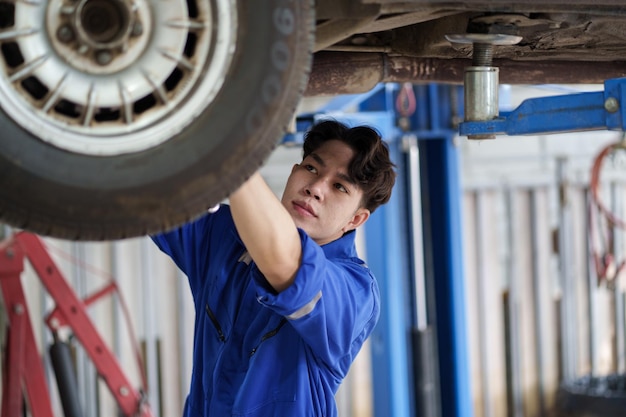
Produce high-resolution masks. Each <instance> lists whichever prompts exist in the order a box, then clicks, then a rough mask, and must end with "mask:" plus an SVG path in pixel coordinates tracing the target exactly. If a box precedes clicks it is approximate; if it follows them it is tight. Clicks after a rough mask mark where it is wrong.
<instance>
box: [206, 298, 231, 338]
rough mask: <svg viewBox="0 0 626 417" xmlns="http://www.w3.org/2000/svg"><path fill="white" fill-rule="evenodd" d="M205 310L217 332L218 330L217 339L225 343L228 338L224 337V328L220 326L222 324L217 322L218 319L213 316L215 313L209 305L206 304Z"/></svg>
mask: <svg viewBox="0 0 626 417" xmlns="http://www.w3.org/2000/svg"><path fill="white" fill-rule="evenodd" d="M204 309H205V310H206V313H207V315H208V316H209V319H211V322H212V323H213V326H214V327H215V330H217V337H219V339H220V340H221V341H222V342H225V341H226V336H224V332H223V331H222V326H220V323H219V322H218V321H217V317H215V314H213V311H211V308H210V307H209V304H205V305H204Z"/></svg>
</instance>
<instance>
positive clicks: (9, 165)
mask: <svg viewBox="0 0 626 417" xmlns="http://www.w3.org/2000/svg"><path fill="white" fill-rule="evenodd" d="M59 1H61V0H59ZM116 1H117V2H118V3H116V4H117V5H118V6H119V7H122V6H124V4H126V3H124V1H126V0H116ZM134 1H135V2H137V1H138V0H134ZM181 1H183V2H185V3H186V4H191V5H194V4H195V5H196V6H197V5H199V6H202V7H204V8H205V9H207V10H211V12H212V14H211V16H210V18H209V19H212V20H211V21H210V22H208V23H207V22H205V23H203V26H202V28H203V31H204V29H206V30H207V31H210V30H212V31H213V32H214V33H217V31H218V30H221V31H222V32H223V34H224V35H223V36H224V37H231V38H232V39H233V44H232V45H229V46H228V47H224V45H221V44H220V40H219V39H215V36H217V35H215V34H209V35H207V36H213V37H214V38H213V39H211V42H207V45H208V47H209V48H211V49H212V51H215V50H217V49H218V48H220V47H222V48H223V50H224V51H225V52H224V53H223V55H224V56H225V57H226V56H227V58H224V62H226V61H228V65H223V66H222V67H218V68H215V65H212V62H211V61H210V60H211V59H217V58H214V57H213V56H209V57H208V58H205V60H206V62H204V63H203V64H202V62H200V63H198V62H194V61H193V59H194V58H196V57H195V56H191V57H189V59H182V58H181V59H180V60H179V62H177V63H176V66H177V67H181V66H185V65H186V66H187V67H188V68H191V69H193V71H195V72H194V74H195V75H194V77H190V80H189V83H191V84H192V85H182V86H181V89H182V88H185V89H186V90H185V91H186V93H185V94H183V95H182V97H174V98H172V99H169V98H167V97H165V96H164V97H163V98H164V100H163V101H162V103H161V104H163V105H162V106H160V107H159V106H155V105H154V103H155V102H159V97H158V95H159V94H165V93H167V94H170V93H169V92H168V91H165V89H163V88H161V89H160V90H159V89H157V88H155V90H154V92H153V93H152V98H150V97H148V98H149V100H148V101H149V102H150V104H151V105H152V107H150V105H148V106H145V108H140V109H139V110H141V111H143V113H142V114H140V113H137V114H136V115H135V114H131V113H132V112H133V111H136V110H137V108H138V107H137V106H140V105H141V104H142V103H143V104H145V103H146V100H145V97H144V98H142V100H143V101H142V100H139V99H137V100H135V101H133V102H132V103H131V101H132V100H131V99H129V98H128V97H126V96H124V95H125V94H128V95H129V96H130V94H131V93H132V91H133V89H132V88H126V87H124V88H122V87H120V92H121V93H120V94H118V95H117V96H120V97H121V98H120V103H119V106H118V107H119V108H114V109H113V110H111V106H109V107H107V105H102V107H98V106H96V105H94V104H93V103H94V102H95V101H94V98H93V94H92V95H90V93H88V92H84V93H83V92H81V91H80V90H81V88H82V89H83V90H85V89H84V88H83V87H81V83H84V85H85V86H92V88H97V87H98V82H100V81H101V80H102V82H108V83H109V84H110V85H116V84H111V83H113V82H114V81H112V79H113V78H115V77H116V76H117V77H119V78H120V79H122V80H123V81H118V84H119V85H121V84H122V82H126V81H125V79H124V77H127V79H128V80H135V79H137V76H136V74H135V73H133V75H132V76H131V70H132V67H133V65H135V64H134V63H133V62H134V61H133V62H131V61H130V60H127V61H128V62H125V63H124V62H123V59H124V57H121V56H119V55H118V59H119V60H120V62H121V63H120V68H117V69H116V71H117V72H116V73H113V72H111V73H107V72H106V71H104V70H103V71H102V73H99V72H98V71H99V68H98V67H97V64H93V68H92V67H91V66H92V62H91V61H89V62H87V63H86V64H84V67H85V68H86V69H87V70H85V71H84V72H83V73H82V74H79V73H80V72H81V71H80V70H81V63H80V62H79V63H78V64H76V63H73V64H72V63H70V64H68V62H69V59H67V58H66V60H65V61H64V60H63V57H59V56H58V55H63V54H60V53H59V51H61V52H62V51H63V50H64V49H63V48H66V49H67V48H70V46H71V45H78V44H75V43H71V42H74V41H73V40H71V41H69V42H66V39H70V38H63V37H61V35H59V33H60V30H61V29H59V28H61V27H62V23H59V19H60V18H59V17H58V16H53V17H50V13H51V12H50V9H49V7H51V6H50V5H49V6H48V8H46V9H45V10H44V9H41V10H40V11H39V10H38V9H37V10H35V9H33V12H31V13H30V14H29V13H24V11H25V10H21V12H22V13H18V11H17V10H16V8H17V7H24V8H26V7H39V6H38V4H41V3H43V4H45V3H47V2H32V4H31V5H30V6H29V5H28V4H26V3H31V2H23V3H24V4H26V5H24V6H23V5H22V2H17V3H9V2H2V1H0V35H2V34H3V33H4V34H6V33H9V32H12V33H15V34H16V35H15V36H13V37H12V36H4V37H1V36H0V39H1V40H0V50H1V54H0V59H1V60H4V63H3V65H4V68H5V73H4V74H3V77H2V80H1V81H0V107H1V109H0V129H1V130H0V222H4V223H6V224H9V225H11V226H13V227H17V228H21V229H26V230H29V231H32V232H35V233H38V234H41V235H46V236H53V237H58V238H63V239H71V240H113V239H123V238H128V237H134V236H141V235H146V234H152V233H156V232H159V231H163V230H168V229H171V228H173V227H175V226H178V225H181V224H183V223H185V222H187V221H190V220H192V219H194V218H195V217H197V216H199V215H201V214H203V213H205V212H206V210H207V209H208V208H209V207H212V206H214V205H215V204H217V203H219V202H221V201H223V200H224V199H225V198H226V197H227V196H228V195H229V193H231V192H232V191H233V190H234V189H236V187H238V186H239V185H240V184H241V183H243V181H244V180H245V179H246V178H248V177H249V176H250V175H252V173H254V172H255V171H256V170H258V169H259V167H260V166H261V165H262V164H263V163H264V162H265V161H266V159H267V158H268V157H269V154H270V153H271V152H272V150H273V149H274V148H275V147H276V146H277V144H278V143H279V142H280V140H281V138H282V136H283V134H284V133H285V131H286V129H287V127H288V125H289V123H290V121H291V120H292V118H293V115H294V112H295V109H296V106H297V104H298V101H299V99H300V98H301V96H302V93H303V91H304V88H305V87H306V82H307V75H308V71H309V69H310V61H311V50H312V45H313V24H314V21H313V19H314V17H313V14H314V10H313V6H312V4H311V3H312V2H309V1H287V0H274V1H264V2H250V1H244V0H236V1H222V0H196V1H195V2H194V1H193V0H181ZM52 2H53V1H50V2H49V3H52ZM61 2H62V1H61ZM74 3H76V2H74ZM83 3H84V2H82V3H81V4H83ZM86 3H88V4H90V5H91V6H92V7H93V8H94V9H95V10H94V12H98V13H101V10H100V9H102V8H103V7H109V6H110V4H109V3H107V2H106V1H104V0H100V1H99V2H98V0H94V2H93V3H89V2H86ZM162 3H163V4H165V3H171V2H154V3H151V1H150V0H145V1H144V2H143V3H141V4H143V5H144V7H145V8H150V7H157V6H151V5H153V4H162ZM229 4H230V5H233V8H236V10H234V9H232V10H230V11H228V10H225V11H220V10H217V9H218V6H221V7H222V8H223V9H225V8H226V7H225V6H224V5H229ZM105 11H106V10H105ZM150 12H151V13H154V11H150ZM161 12H162V13H163V14H166V11H161ZM222 12H223V13H222ZM37 13H39V15H37ZM77 13H78V12H77ZM192 13H193V14H194V16H191V14H192ZM220 13H222V14H225V13H231V14H230V15H229V16H231V17H232V19H233V21H234V20H236V27H230V26H229V25H227V24H224V25H222V26H221V27H220V26H219V22H218V19H219V18H220ZM11 14H12V16H13V17H12V16H11ZM83 14H85V12H84V10H83ZM199 14H201V11H198V10H197V7H196V10H193V11H190V12H189V15H190V16H191V17H192V18H191V19H190V22H191V23H189V22H188V23H185V25H183V26H185V27H186V28H189V27H192V26H193V22H197V21H198V19H199V18H198V15H199ZM146 15H148V14H146ZM2 16H4V17H2ZM24 16H39V18H41V19H46V22H39V23H41V24H42V25H44V24H47V25H48V26H50V25H53V24H58V25H59V28H57V29H56V31H55V32H50V34H49V35H48V37H52V38H53V39H47V40H45V39H44V37H45V36H44V35H41V33H40V32H37V33H35V34H34V35H33V34H31V35H27V36H22V35H20V33H22V32H24V31H25V30H26V29H27V28H26V26H29V25H27V24H24V25H23V26H20V25H21V22H20V19H21V18H24ZM166 17H167V16H166ZM166 17H164V18H163V19H164V20H163V21H165V18H166ZM28 18H30V17H28ZM61 18H64V17H61ZM51 22H52V23H51ZM168 22H169V21H168ZM28 23H30V22H28ZM151 24H152V28H151V30H152V31H153V32H154V33H152V34H151V37H149V38H148V37H146V40H145V42H144V46H143V48H144V50H142V51H141V53H142V54H143V55H140V54H139V53H138V54H137V57H135V58H133V59H135V60H136V61H137V62H141V61H140V60H141V59H144V58H143V57H144V56H147V55H148V52H146V50H147V49H148V48H149V47H148V46H146V45H149V42H152V39H154V38H155V37H157V36H156V35H158V33H157V32H158V31H159V30H161V28H160V27H158V22H157V23H155V22H152V23H151ZM168 24H169V23H168ZM31 26H34V24H33V25H31ZM67 26H68V25H65V26H63V27H62V29H64V30H65V29H67ZM69 26H70V29H71V24H69ZM170 26H172V25H170ZM39 27H44V26H39ZM96 29H97V28H94V31H95V30H96ZM179 29H180V28H179ZM164 30H165V29H164ZM168 30H169V27H168ZM193 30H197V28H196V29H193ZM190 33H191V31H190ZM203 33H204V32H203ZM29 36H30V37H32V36H40V41H34V42H35V43H34V45H33V44H29V43H27V41H26V40H25V39H26V38H28V37H29ZM186 36H187V40H186V41H185V42H186V43H185V45H183V47H184V51H181V52H184V53H188V51H189V50H190V49H193V48H194V47H195V48H198V44H199V43H200V42H199V41H198V38H196V39H194V42H195V45H191V46H190V45H189V34H187V35H186ZM162 38H163V37H162ZM59 39H63V41H64V42H66V43H64V44H60V42H59ZM29 42H32V41H29ZM46 42H48V43H49V44H50V45H53V44H54V43H55V42H56V43H59V45H58V48H57V50H55V51H39V54H40V55H42V56H44V57H45V58H46V59H47V61H45V60H44V61H45V62H46V63H45V64H41V65H40V66H43V65H48V62H50V61H55V64H54V65H55V66H51V69H47V70H46V71H42V72H41V75H39V76H38V75H37V74H38V72H37V71H38V70H37V69H36V68H35V69H33V67H35V63H34V61H36V59H35V58H37V57H33V56H34V55H32V53H31V52H29V51H31V50H37V46H40V45H46ZM162 42H165V43H167V42H170V41H169V40H167V39H165V38H163V40H162ZM171 42H172V44H173V45H177V44H174V43H173V41H171ZM222 43H223V42H222ZM68 45H70V46H68ZM111 45H112V46H111V50H112V51H113V52H118V53H120V52H119V51H122V49H119V50H118V49H115V45H113V43H111ZM133 45H134V44H133ZM78 46H81V45H78ZM78 46H76V48H78ZM96 46H97V45H96ZM71 47H72V48H74V46H71ZM81 47H82V48H83V50H82V52H81V53H83V54H84V50H85V49H89V48H87V47H85V46H84V45H82V46H81ZM51 48H52V47H51ZM39 49H42V48H39ZM92 49H94V51H95V52H98V51H97V49H98V48H97V47H94V48H92ZM162 49H163V48H160V49H159V51H158V52H159V53H160V54H161V55H159V54H157V53H156V52H155V53H154V62H161V61H159V60H161V59H163V57H162V55H163V54H164V53H163V51H162ZM76 50H78V49H76ZM125 50H126V51H128V50H129V49H128V48H126V49H125ZM155 51H156V49H155ZM72 53H73V50H72V49H70V50H68V54H72ZM89 53H91V50H89ZM123 53H124V52H121V54H123ZM211 53H214V52H211ZM77 56H78V55H77ZM94 56H96V55H94ZM100 58H110V54H109V56H107V57H104V56H103V55H102V54H101V55H99V56H98V59H100ZM76 59H83V58H82V57H81V56H78V58H76ZM89 59H91V58H89ZM93 59H95V58H93ZM220 59H221V58H220ZM36 62H39V61H36ZM200 64H202V65H204V66H203V67H202V68H201V69H199V70H198V67H199V66H202V65H200ZM37 65H39V64H37ZM146 66H148V67H150V65H148V64H146ZM154 66H156V65H154ZM122 67H123V68H122ZM29 68H30V69H29ZM68 68H69V70H68ZM59 69H60V70H59ZM183 69H184V68H183ZM54 70H58V71H59V72H63V71H66V70H67V71H69V72H70V75H71V76H73V77H74V78H75V80H76V81H75V82H74V84H75V85H76V88H75V89H73V90H70V89H67V91H68V94H70V92H71V94H74V95H76V96H77V97H78V99H74V101H76V100H79V101H80V100H82V97H84V103H82V104H81V105H76V104H75V103H74V104H72V100H71V99H65V100H63V94H62V93H61V92H60V91H59V90H60V89H59V88H57V87H55V85H56V84H54V83H53V82H52V81H42V79H46V77H50V76H49V74H50V73H51V72H54ZM151 70H153V69H151V68H148V69H144V70H142V71H144V72H147V71H151ZM210 70H211V71H213V72H214V74H213V75H211V77H213V81H211V83H210V84H211V85H208V84H207V81H206V79H207V77H209V75H208V72H209V71H210ZM67 71H66V72H67ZM157 73H158V71H157ZM178 73H179V78H180V70H179V71H178ZM24 74H25V75H24ZM124 74H128V75H127V76H125V75H124ZM132 77H134V78H132ZM60 78H61V75H59V77H58V79H60ZM163 78H165V77H163ZM145 79H149V77H148V76H146V77H145ZM47 83H48V84H50V85H48V84H47ZM129 83H130V81H129ZM203 83H204V84H203ZM218 83H221V87H220V88H219V91H215V92H214V96H213V97H212V98H211V99H210V100H208V99H207V98H206V96H208V93H206V92H207V91H210V90H211V88H213V85H216V84H218ZM140 84H141V83H140ZM145 84H146V85H148V84H149V83H147V82H146V83H145ZM94 85H95V86H96V87H93V86H94ZM90 91H91V90H90ZM164 92H165V93H164ZM211 94H213V93H211ZM55 95H56V96H55ZM100 96H102V97H108V98H107V99H109V100H113V101H115V100H116V98H115V97H117V96H116V95H115V94H112V95H111V94H108V92H107V91H104V89H103V90H102V92H101V93H100ZM155 96H157V97H156V99H155ZM111 97H113V98H111ZM203 100H204V101H203ZM52 102H54V104H51V103H52ZM68 102H69V105H70V107H71V111H67V110H66V107H67V105H68ZM190 103H191V104H190ZM131 104H132V105H131ZM63 106H65V107H63ZM157 107H158V108H157ZM94 108H95V110H94ZM64 109H65V110H64ZM146 109H147V110H146ZM64 111H65V113H63V112H64ZM55 112H61V114H60V115H59V114H56V113H55ZM94 112H100V113H98V114H103V115H104V116H102V117H100V118H98V117H96V116H94ZM110 114H113V115H114V116H111V117H109V116H110ZM144 114H148V115H149V116H148V117H147V120H148V122H146V121H145V120H143V121H142V122H141V123H139V120H142V117H144ZM76 115H77V116H76ZM75 116H76V117H75ZM72 117H75V118H76V120H77V121H75V120H74V119H72ZM107 117H108V118H107ZM116 117H117V119H116ZM111 119H112V120H111ZM118 119H119V120H122V122H119V120H118ZM102 120H104V121H102ZM136 120H137V122H135V121H136ZM98 123H100V124H101V125H102V126H99V125H98ZM103 126H104V127H103ZM126 131H128V132H130V133H128V134H126V133H125V132H126ZM146 132H147V133H146ZM166 133H167V135H166ZM161 136H162V137H161ZM133 137H134V138H135V139H137V140H136V142H132V141H131V140H130V138H133ZM125 138H129V141H128V142H125ZM74 139H75V140H74ZM157 139H158V140H157ZM90 141H91V142H90ZM131 142H132V143H131ZM92 143H93V145H92ZM116 144H119V146H118V145H116Z"/></svg>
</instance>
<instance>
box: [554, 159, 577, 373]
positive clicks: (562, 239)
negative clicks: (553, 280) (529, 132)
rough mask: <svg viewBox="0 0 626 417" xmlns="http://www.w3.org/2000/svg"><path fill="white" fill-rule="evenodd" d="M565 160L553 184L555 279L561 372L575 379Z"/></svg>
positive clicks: (573, 288)
mask: <svg viewBox="0 0 626 417" xmlns="http://www.w3.org/2000/svg"><path fill="white" fill-rule="evenodd" d="M567 168H568V166H567V160H565V159H562V158H561V159H559V160H558V161H557V183H558V187H559V270H560V271H559V278H560V286H561V294H562V298H561V311H560V315H561V325H562V328H561V337H562V340H563V342H562V343H561V349H562V355H563V356H562V365H561V366H562V371H563V375H562V376H563V378H564V379H565V380H572V379H573V378H575V377H576V359H577V349H576V346H577V340H576V333H577V332H576V326H577V323H576V320H572V318H574V317H576V281H575V277H574V274H573V271H572V264H573V259H572V253H573V252H572V239H573V235H572V219H571V217H572V216H571V205H570V201H569V199H568V188H569V183H568V178H567V177H568V176H567Z"/></svg>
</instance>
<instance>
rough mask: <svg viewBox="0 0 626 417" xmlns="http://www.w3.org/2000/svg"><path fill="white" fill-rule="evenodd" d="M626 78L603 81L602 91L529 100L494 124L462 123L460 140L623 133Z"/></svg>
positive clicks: (501, 116)
mask: <svg viewBox="0 0 626 417" xmlns="http://www.w3.org/2000/svg"><path fill="white" fill-rule="evenodd" d="M625 99H626V78H615V79H610V80H607V81H605V83H604V91H599V92H590V93H578V94H567V95H561V96H553V97H540V98H533V99H528V100H525V101H524V102H522V104H520V106H519V107H518V108H517V109H515V110H513V111H512V112H502V113H500V115H499V117H498V118H496V119H493V120H482V121H465V122H462V123H461V124H460V125H459V133H460V134H461V135H463V136H482V135H497V134H506V135H529V134H538V133H559V132H575V131H584V130H625V126H624V121H625V120H626V106H625V105H624V103H626V100H625Z"/></svg>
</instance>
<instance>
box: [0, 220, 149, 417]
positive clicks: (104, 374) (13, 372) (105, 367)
mask: <svg viewBox="0 0 626 417" xmlns="http://www.w3.org/2000/svg"><path fill="white" fill-rule="evenodd" d="M24 258H28V260H29V261H30V263H31V265H32V266H33V268H34V270H35V272H36V273H37V275H38V276H39V279H40V280H41V282H42V284H43V286H44V287H45V288H46V290H47V291H48V293H49V294H50V296H51V297H52V299H53V300H54V301H55V303H56V308H55V309H54V311H53V312H52V313H51V314H50V315H49V316H48V318H47V320H46V324H47V325H48V327H50V328H51V330H53V331H56V330H57V328H58V327H59V326H61V325H63V326H65V325H66V326H69V327H70V328H71V329H72V331H73V333H74V335H75V337H76V338H77V339H78V340H79V341H80V343H81V344H82V346H83V348H84V349H85V351H86V353H87V355H88V356H89V358H90V359H91V360H92V361H93V363H94V366H95V367H96V369H97V371H98V375H99V376H100V377H101V378H102V380H103V381H104V382H105V383H106V385H107V386H108V388H109V390H110V391H111V394H112V395H113V397H114V398H115V401H116V402H117V404H118V406H119V407H120V411H121V412H122V413H123V415H124V416H141V417H152V412H151V410H150V408H149V406H148V404H147V403H146V402H145V399H144V397H143V396H142V395H141V393H140V392H139V391H138V390H137V389H135V388H134V387H133V386H132V385H131V384H130V381H129V380H128V379H127V377H126V376H125V374H124V372H123V371H122V368H121V367H120V364H119V362H118V361H117V358H116V357H115V355H113V353H112V352H111V350H110V349H109V348H108V346H107V345H106V344H105V343H104V340H103V339H102V337H101V336H100V334H99V333H98V331H97V329H96V328H95V326H94V325H93V323H92V322H91V320H90V318H89V315H88V314H87V311H86V306H87V305H88V304H90V303H91V302H93V301H94V300H95V299H97V298H99V297H100V296H102V295H104V294H106V293H108V292H110V291H111V290H112V289H111V288H110V287H106V288H105V289H103V290H101V291H99V292H98V293H97V294H95V295H93V296H91V297H89V298H87V299H86V300H85V301H83V300H81V299H79V298H78V297H77V295H76V293H75V292H74V290H73V289H72V288H71V287H70V286H69V284H68V283H67V282H66V280H65V279H64V278H63V276H62V275H61V273H60V271H59V269H58V268H57V266H56V265H55V263H54V262H53V261H52V258H51V257H50V255H49V254H48V252H47V251H46V249H45V247H44V245H43V242H42V241H41V240H40V238H39V237H38V236H36V235H33V234H30V233H27V232H20V233H17V234H16V235H14V236H13V237H12V238H11V239H9V240H7V241H4V242H2V243H0V287H1V289H2V295H3V297H4V304H5V308H6V310H7V314H8V319H9V329H8V343H7V349H6V356H5V364H6V365H5V368H4V372H3V386H2V390H3V396H2V408H1V411H2V414H1V415H0V416H1V417H15V416H19V415H21V414H20V413H21V410H22V406H23V398H24V394H26V401H27V402H28V403H29V406H30V411H31V414H32V416H33V417H53V414H52V405H51V401H50V397H49V392H48V388H47V384H46V380H45V374H44V368H43V364H42V361H41V357H40V354H39V351H38V349H37V344H36V341H35V336H34V333H33V328H32V325H31V321H30V316H29V314H28V306H27V304H26V298H25V296H24V291H23V289H22V284H21V280H20V274H21V273H22V271H23V269H24ZM53 318H54V320H53ZM22 387H23V388H24V389H25V391H26V392H25V393H24V391H23V388H22Z"/></svg>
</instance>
